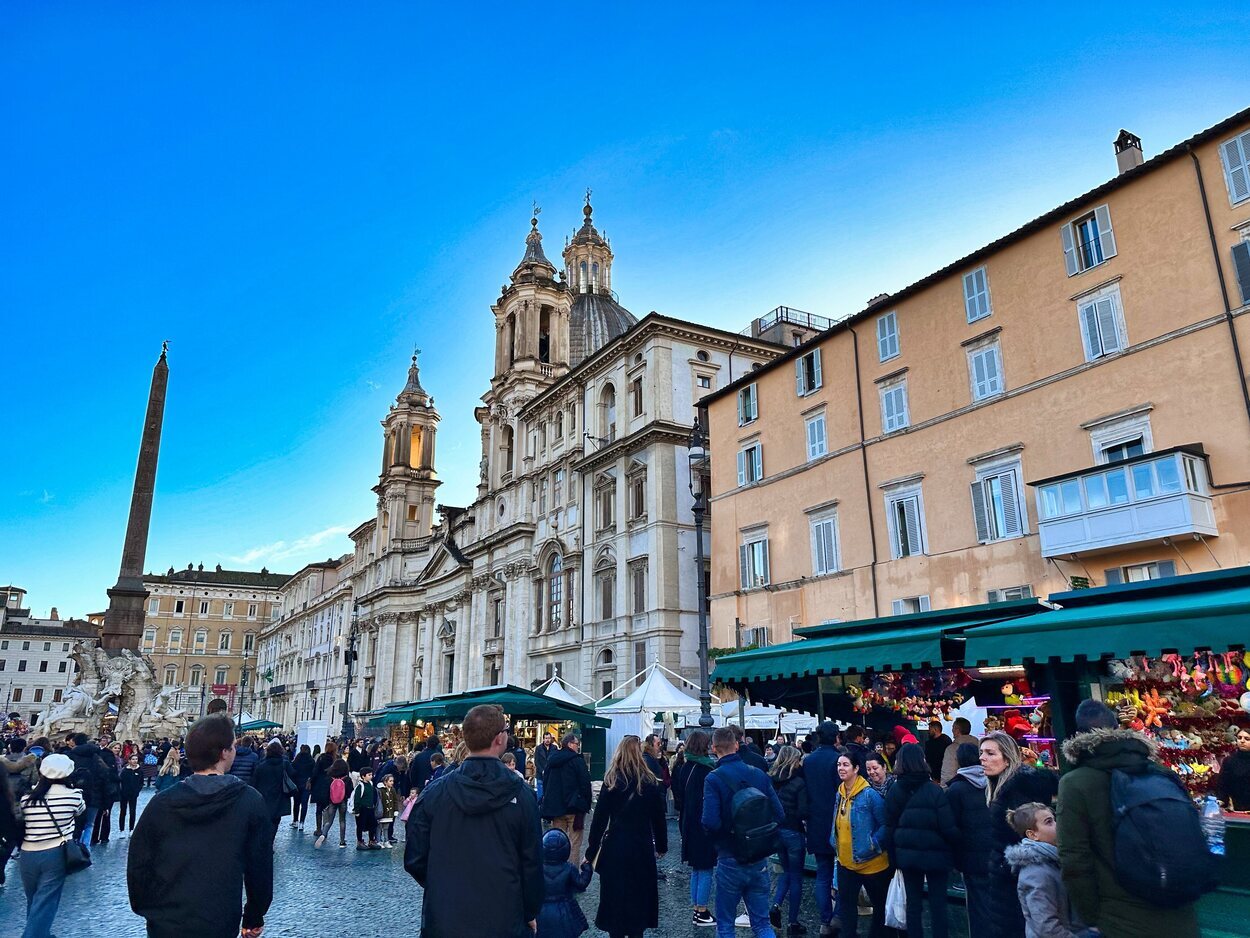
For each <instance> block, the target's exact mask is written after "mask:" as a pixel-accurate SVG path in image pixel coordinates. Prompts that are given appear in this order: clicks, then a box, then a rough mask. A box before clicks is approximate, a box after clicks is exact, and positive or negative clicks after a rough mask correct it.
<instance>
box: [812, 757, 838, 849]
mask: <svg viewBox="0 0 1250 938" xmlns="http://www.w3.org/2000/svg"><path fill="white" fill-rule="evenodd" d="M840 755H841V753H840V752H838V749H837V747H836V746H832V745H829V744H828V743H825V744H822V745H820V746H818V747H817V748H816V750H815V751H814V752H813V753H812V754H811V755H809V756H808V757H807V758H806V759H804V760H803V777H804V778H805V779H806V780H807V800H808V817H807V849H808V850H810V851H811V852H812V853H815V854H824V855H829V854H833V853H836V852H837V851H836V849H835V847H834V842H833V840H832V839H831V835H832V834H833V810H834V802H835V801H836V800H837V791H838V786H839V785H840V784H842V782H841V780H840V779H839V778H838V756H840Z"/></svg>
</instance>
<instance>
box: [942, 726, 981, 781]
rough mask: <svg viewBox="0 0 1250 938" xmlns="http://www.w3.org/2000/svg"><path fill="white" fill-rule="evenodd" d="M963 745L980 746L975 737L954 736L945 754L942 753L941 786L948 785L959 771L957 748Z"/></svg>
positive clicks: (979, 741)
mask: <svg viewBox="0 0 1250 938" xmlns="http://www.w3.org/2000/svg"><path fill="white" fill-rule="evenodd" d="M964 743H972V745H974V746H980V745H981V740H979V739H977V738H976V737H975V736H956V737H955V738H954V739H952V740H951V744H950V745H949V746H947V747H946V752H944V753H942V778H941V782H942V784H943V785H949V784H950V782H951V779H953V778H954V777H955V773H956V772H958V771H959V747H960V746H961V745H963V744H964Z"/></svg>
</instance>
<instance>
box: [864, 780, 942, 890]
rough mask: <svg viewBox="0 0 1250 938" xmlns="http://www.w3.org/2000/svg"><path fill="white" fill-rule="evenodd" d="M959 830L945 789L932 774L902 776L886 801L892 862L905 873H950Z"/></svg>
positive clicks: (886, 825) (886, 838)
mask: <svg viewBox="0 0 1250 938" xmlns="http://www.w3.org/2000/svg"><path fill="white" fill-rule="evenodd" d="M958 842H959V828H958V827H956V826H955V817H954V814H952V812H951V806H950V803H949V802H948V801H947V800H946V793H945V792H944V791H943V790H942V786H941V785H939V784H938V783H937V782H935V781H934V780H933V778H932V776H930V775H929V773H928V772H909V773H908V774H907V775H902V776H899V780H898V781H897V782H895V784H894V787H893V788H891V789H890V793H889V795H887V796H886V799H885V842H884V843H883V844H882V846H883V847H885V849H886V852H887V853H889V854H890V860H891V862H892V863H893V864H894V866H896V867H897V868H898V869H900V870H903V871H904V872H912V871H919V872H925V873H936V872H938V871H940V870H949V869H950V868H951V863H952V862H953V859H954V853H955V844H956V843H958Z"/></svg>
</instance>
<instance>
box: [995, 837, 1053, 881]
mask: <svg viewBox="0 0 1250 938" xmlns="http://www.w3.org/2000/svg"><path fill="white" fill-rule="evenodd" d="M1003 859H1004V860H1006V861H1007V862H1008V863H1009V864H1010V865H1011V868H1012V869H1013V870H1015V871H1016V872H1017V873H1018V872H1019V871H1020V870H1021V869H1022V868H1024V867H1026V866H1035V865H1037V864H1039V863H1048V864H1050V865H1052V866H1054V867H1058V866H1059V848H1058V847H1056V846H1055V845H1054V844H1044V843H1042V842H1041V841H1040V840H1029V839H1028V838H1027V837H1026V838H1025V839H1024V840H1022V841H1020V842H1019V843H1018V844H1012V845H1011V846H1010V847H1008V848H1007V849H1006V850H1004V851H1003Z"/></svg>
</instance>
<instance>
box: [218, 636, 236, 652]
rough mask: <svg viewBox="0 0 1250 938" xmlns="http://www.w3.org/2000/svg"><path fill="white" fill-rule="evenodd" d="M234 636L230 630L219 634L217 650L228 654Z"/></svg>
mask: <svg viewBox="0 0 1250 938" xmlns="http://www.w3.org/2000/svg"><path fill="white" fill-rule="evenodd" d="M232 638H233V636H232V635H231V634H230V633H229V632H222V633H221V634H220V635H218V636H217V650H218V651H220V652H224V653H226V654H229V653H230V641H231V639H232Z"/></svg>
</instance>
